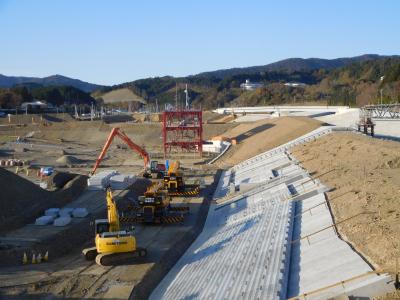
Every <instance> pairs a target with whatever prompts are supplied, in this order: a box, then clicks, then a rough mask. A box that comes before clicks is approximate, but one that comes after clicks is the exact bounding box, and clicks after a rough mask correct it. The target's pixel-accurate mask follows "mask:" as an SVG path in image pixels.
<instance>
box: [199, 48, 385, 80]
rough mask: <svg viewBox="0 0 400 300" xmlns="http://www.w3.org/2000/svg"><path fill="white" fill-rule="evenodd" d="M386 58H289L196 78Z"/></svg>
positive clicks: (224, 70) (371, 55) (326, 67)
mask: <svg viewBox="0 0 400 300" xmlns="http://www.w3.org/2000/svg"><path fill="white" fill-rule="evenodd" d="M386 57H389V56H381V55H377V54H365V55H361V56H355V57H344V58H335V59H322V58H306V59H304V58H288V59H284V60H280V61H277V62H274V63H271V64H268V65H264V66H254V67H246V68H231V69H223V70H217V71H211V72H204V73H200V74H198V75H195V76H199V77H205V76H209V77H217V78H221V79H223V78H226V77H229V76H235V75H241V74H257V73H261V72H274V71H275V72H276V71H286V72H296V71H312V70H318V69H326V70H331V69H335V68H340V67H343V66H346V65H348V64H351V63H354V62H363V61H367V60H376V59H381V58H386Z"/></svg>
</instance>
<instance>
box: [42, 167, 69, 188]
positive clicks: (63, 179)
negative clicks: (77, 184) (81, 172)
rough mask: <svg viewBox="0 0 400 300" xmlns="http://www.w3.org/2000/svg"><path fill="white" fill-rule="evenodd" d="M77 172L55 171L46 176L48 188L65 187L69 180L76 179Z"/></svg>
mask: <svg viewBox="0 0 400 300" xmlns="http://www.w3.org/2000/svg"><path fill="white" fill-rule="evenodd" d="M76 176H77V174H73V173H66V172H58V171H55V172H54V173H53V174H51V175H50V176H48V177H47V178H46V181H47V188H48V189H53V188H54V189H60V188H62V187H64V186H65V185H66V184H67V183H68V182H69V181H71V180H72V179H74V178H75V177H76Z"/></svg>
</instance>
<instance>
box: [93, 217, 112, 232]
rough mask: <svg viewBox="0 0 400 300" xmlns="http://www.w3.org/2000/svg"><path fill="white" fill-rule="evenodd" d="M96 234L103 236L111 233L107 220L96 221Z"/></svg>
mask: <svg viewBox="0 0 400 300" xmlns="http://www.w3.org/2000/svg"><path fill="white" fill-rule="evenodd" d="M94 224H95V233H96V234H102V233H103V232H109V231H110V223H109V222H108V220H107V219H98V220H95V223H94Z"/></svg>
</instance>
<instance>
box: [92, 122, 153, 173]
mask: <svg viewBox="0 0 400 300" xmlns="http://www.w3.org/2000/svg"><path fill="white" fill-rule="evenodd" d="M115 136H118V137H119V138H120V139H121V140H122V141H123V142H124V143H125V144H127V145H128V147H129V148H131V149H132V150H133V151H135V152H137V153H139V154H140V156H141V157H142V158H143V161H144V169H145V170H146V169H147V168H148V166H149V162H150V156H149V154H148V153H147V152H146V150H144V149H143V148H142V147H140V146H139V145H137V144H135V143H134V142H132V140H131V139H130V138H129V137H128V136H127V135H126V134H125V132H123V131H122V130H120V129H119V128H113V129H112V130H111V133H110V135H109V136H108V138H107V141H106V143H105V144H104V146H103V149H102V150H101V152H100V155H99V157H98V158H97V160H96V163H95V165H94V167H93V170H92V172H91V173H90V174H92V175H93V174H94V173H95V172H96V170H97V168H98V167H99V165H100V163H101V161H102V160H103V158H104V156H105V155H106V153H107V150H108V148H109V147H110V145H111V143H112V141H113V139H114V137H115Z"/></svg>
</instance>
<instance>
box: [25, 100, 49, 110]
mask: <svg viewBox="0 0 400 300" xmlns="http://www.w3.org/2000/svg"><path fill="white" fill-rule="evenodd" d="M46 108H47V103H46V102H43V101H40V100H34V101H32V102H24V103H22V104H21V109H24V110H34V111H37V110H42V109H46Z"/></svg>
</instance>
